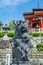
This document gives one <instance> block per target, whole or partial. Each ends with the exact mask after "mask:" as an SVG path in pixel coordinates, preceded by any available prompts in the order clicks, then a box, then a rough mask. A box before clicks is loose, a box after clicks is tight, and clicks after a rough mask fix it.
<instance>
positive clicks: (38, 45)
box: [36, 43, 43, 51]
mask: <svg viewBox="0 0 43 65" xmlns="http://www.w3.org/2000/svg"><path fill="white" fill-rule="evenodd" d="M36 48H37V50H38V51H43V43H39V44H37V45H36Z"/></svg>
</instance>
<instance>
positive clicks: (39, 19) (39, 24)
mask: <svg viewBox="0 0 43 65" xmlns="http://www.w3.org/2000/svg"><path fill="white" fill-rule="evenodd" d="M23 15H24V18H25V20H26V21H28V22H29V26H30V31H35V30H36V28H38V29H40V31H43V9H33V12H25V13H24V14H23Z"/></svg>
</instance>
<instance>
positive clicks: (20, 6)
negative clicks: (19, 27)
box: [0, 0, 43, 23]
mask: <svg viewBox="0 0 43 65" xmlns="http://www.w3.org/2000/svg"><path fill="white" fill-rule="evenodd" d="M37 1H38V0H0V21H2V22H3V23H8V22H9V21H10V20H24V17H23V13H24V12H30V11H32V9H33V8H37V7H38V6H37ZM39 1H40V8H43V0H39Z"/></svg>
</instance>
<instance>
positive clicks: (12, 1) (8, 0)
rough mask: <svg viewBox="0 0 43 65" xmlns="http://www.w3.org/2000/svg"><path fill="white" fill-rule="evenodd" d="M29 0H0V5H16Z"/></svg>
mask: <svg viewBox="0 0 43 65" xmlns="http://www.w3.org/2000/svg"><path fill="white" fill-rule="evenodd" d="M28 1H29V0H0V7H3V6H12V5H18V4H20V3H25V2H28Z"/></svg>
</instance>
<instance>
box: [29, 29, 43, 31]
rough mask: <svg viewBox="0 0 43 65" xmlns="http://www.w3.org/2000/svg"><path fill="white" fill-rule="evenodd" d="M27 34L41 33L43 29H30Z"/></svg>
mask: <svg viewBox="0 0 43 65" xmlns="http://www.w3.org/2000/svg"><path fill="white" fill-rule="evenodd" d="M29 32H43V28H39V29H36V28H30V29H29Z"/></svg>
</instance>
